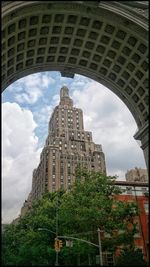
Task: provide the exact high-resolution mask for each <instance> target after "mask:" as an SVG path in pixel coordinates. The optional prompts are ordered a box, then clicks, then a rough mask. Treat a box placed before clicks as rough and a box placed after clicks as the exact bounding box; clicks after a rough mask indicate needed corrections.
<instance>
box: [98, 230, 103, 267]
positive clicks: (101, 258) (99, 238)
mask: <svg viewBox="0 0 150 267" xmlns="http://www.w3.org/2000/svg"><path fill="white" fill-rule="evenodd" d="M97 232H98V244H99V259H100V266H103V255H102V245H101V235H100V229H99V228H98V230H97Z"/></svg>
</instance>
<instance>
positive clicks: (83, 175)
mask: <svg viewBox="0 0 150 267" xmlns="http://www.w3.org/2000/svg"><path fill="white" fill-rule="evenodd" d="M114 181H115V177H110V176H105V175H103V174H101V173H98V172H97V173H95V172H88V171H86V170H81V169H78V170H77V172H76V181H75V183H74V185H73V186H72V187H71V189H70V190H68V191H66V192H65V191H58V192H53V193H46V194H44V195H43V197H42V198H41V199H40V200H39V201H37V202H35V203H33V206H32V209H31V211H30V212H28V213H27V214H26V215H25V216H24V217H23V218H21V219H20V221H19V223H18V224H16V225H13V224H10V225H9V226H8V227H7V228H6V230H5V232H4V234H3V239H2V261H3V265H5V266H7V265H8V266H9V265H15V266H20V265H21V266H25V265H27V266H49V265H51V266H54V265H55V254H56V253H55V250H54V238H55V234H54V233H55V231H56V217H57V216H56V212H57V214H58V235H61V236H66V235H67V236H74V237H76V238H80V239H83V240H87V241H90V242H92V243H94V244H97V245H98V237H97V229H98V228H100V229H101V230H102V231H103V232H107V233H108V234H109V235H110V238H104V236H103V235H102V236H101V239H102V249H103V251H112V252H114V251H115V249H116V248H117V247H118V246H119V245H123V246H125V247H129V246H131V247H133V246H134V242H133V235H134V233H135V231H136V227H135V226H134V223H133V222H132V218H133V216H135V215H136V213H137V207H136V205H135V204H134V203H125V202H121V201H119V200H117V198H116V195H118V194H120V193H121V190H120V189H119V188H118V187H116V186H115V185H114ZM131 222H132V224H133V227H132V229H130V230H129V229H128V225H129V223H131ZM38 228H45V229H49V230H50V231H46V230H45V231H44V230H43V231H39V230H38ZM116 230H122V234H119V235H116V234H115V233H116V232H115V231H116ZM51 231H52V232H51ZM53 232H54V233H53ZM102 234H103V233H102ZM98 253H99V252H98V248H97V247H94V246H91V245H88V244H86V243H84V242H81V241H73V247H72V248H68V247H66V246H65V240H64V239H63V247H62V249H61V251H60V252H59V262H60V264H61V265H62V266H67V265H68V266H71V265H73V266H77V265H79V264H82V265H84V264H85V265H84V266H86V265H87V259H89V260H90V261H91V262H92V264H93V265H94V264H95V255H96V254H98Z"/></svg>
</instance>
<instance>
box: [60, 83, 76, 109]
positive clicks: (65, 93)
mask: <svg viewBox="0 0 150 267" xmlns="http://www.w3.org/2000/svg"><path fill="white" fill-rule="evenodd" d="M59 105H61V106H67V107H68V106H70V107H72V106H73V101H72V99H71V98H70V97H69V89H68V87H67V86H65V85H64V86H63V87H62V88H61V89H60V103H59Z"/></svg>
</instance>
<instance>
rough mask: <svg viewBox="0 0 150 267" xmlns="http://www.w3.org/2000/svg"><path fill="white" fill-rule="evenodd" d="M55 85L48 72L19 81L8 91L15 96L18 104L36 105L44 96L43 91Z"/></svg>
mask: <svg viewBox="0 0 150 267" xmlns="http://www.w3.org/2000/svg"><path fill="white" fill-rule="evenodd" d="M54 83H55V80H54V79H53V78H52V77H50V75H49V73H48V72H44V73H35V74H33V75H28V76H26V77H24V78H22V79H19V80H17V81H16V82H15V83H14V84H12V85H10V86H9V87H8V88H7V90H8V91H9V92H13V93H14V94H15V100H16V101H17V102H18V103H20V104H21V103H28V104H34V103H36V102H37V101H38V99H39V98H40V97H42V96H43V92H44V91H43V90H46V89H48V88H49V86H50V85H51V84H54ZM18 93H19V94H18Z"/></svg>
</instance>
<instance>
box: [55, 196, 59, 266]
mask: <svg viewBox="0 0 150 267" xmlns="http://www.w3.org/2000/svg"><path fill="white" fill-rule="evenodd" d="M56 239H58V195H57V203H56ZM58 253H59V251H58V250H56V262H55V266H59V264H58Z"/></svg>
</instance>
